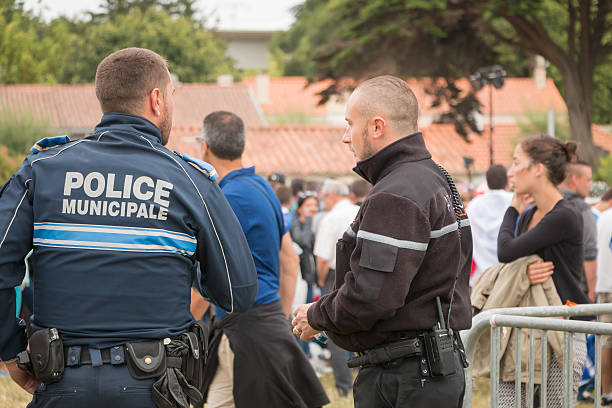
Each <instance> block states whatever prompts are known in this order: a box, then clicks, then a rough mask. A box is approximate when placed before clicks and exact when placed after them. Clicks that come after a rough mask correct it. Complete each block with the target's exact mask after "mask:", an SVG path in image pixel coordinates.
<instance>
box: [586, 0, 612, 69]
mask: <svg viewBox="0 0 612 408" xmlns="http://www.w3.org/2000/svg"><path fill="white" fill-rule="evenodd" d="M597 4H598V7H597V15H596V16H595V19H594V20H593V24H592V27H593V33H592V36H591V52H592V54H593V59H594V60H595V61H600V60H602V59H603V58H605V57H606V56H607V55H603V56H600V55H599V54H600V53H601V52H604V46H603V44H602V40H603V36H604V34H605V33H607V32H608V30H609V29H610V28H612V25H611V24H609V23H608V20H609V13H610V11H611V6H612V3H610V2H609V1H603V2H602V1H600V2H598V3H597ZM602 57H603V58H602Z"/></svg>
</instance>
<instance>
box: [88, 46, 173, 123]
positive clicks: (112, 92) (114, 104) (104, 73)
mask: <svg viewBox="0 0 612 408" xmlns="http://www.w3.org/2000/svg"><path fill="white" fill-rule="evenodd" d="M169 81H170V76H169V74H168V63H167V62H166V60H165V59H164V58H163V57H161V56H160V55H158V54H157V53H155V52H153V51H151V50H147V49H146V48H125V49H122V50H119V51H115V52H113V53H112V54H110V55H109V56H107V57H106V58H104V59H103V60H102V62H100V64H99V65H98V69H97V70H96V85H95V87H96V97H97V98H98V101H99V102H100V107H101V108H102V112H104V113H107V112H120V113H130V114H140V113H141V111H142V109H143V104H144V101H145V99H146V96H147V95H148V94H149V93H150V92H151V91H152V90H153V89H155V88H159V89H160V90H161V91H162V92H165V91H166V86H167V85H168V82H169Z"/></svg>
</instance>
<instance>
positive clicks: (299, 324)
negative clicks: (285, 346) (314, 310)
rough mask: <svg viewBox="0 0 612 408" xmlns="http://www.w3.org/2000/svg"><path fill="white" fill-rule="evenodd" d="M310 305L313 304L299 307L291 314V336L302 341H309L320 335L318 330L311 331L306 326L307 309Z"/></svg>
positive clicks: (310, 328) (307, 325)
mask: <svg viewBox="0 0 612 408" xmlns="http://www.w3.org/2000/svg"><path fill="white" fill-rule="evenodd" d="M312 305H313V303H306V304H303V305H300V306H298V307H297V308H296V309H295V310H294V312H293V316H294V319H293V320H292V321H291V325H292V326H293V334H295V335H296V336H298V337H299V338H300V339H302V340H304V341H311V340H312V339H314V336H316V335H317V334H319V333H320V330H316V329H313V328H312V327H310V324H308V309H310V306H312Z"/></svg>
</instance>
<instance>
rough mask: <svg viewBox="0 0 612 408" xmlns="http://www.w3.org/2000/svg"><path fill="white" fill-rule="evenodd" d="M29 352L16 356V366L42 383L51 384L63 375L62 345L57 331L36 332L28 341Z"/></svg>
mask: <svg viewBox="0 0 612 408" xmlns="http://www.w3.org/2000/svg"><path fill="white" fill-rule="evenodd" d="M28 344H29V345H30V351H29V352H28V351H22V352H21V353H19V355H18V361H17V365H18V366H19V368H21V369H22V370H25V371H28V372H30V373H32V374H33V375H34V377H35V378H36V379H37V380H38V381H40V382H42V383H44V384H52V383H56V382H58V381H59V380H61V379H62V376H63V375H64V363H65V362H64V345H63V343H62V339H61V338H60V336H59V333H58V331H57V329H55V328H52V329H42V330H38V331H37V332H35V333H34V334H32V335H31V336H30V338H29V339H28Z"/></svg>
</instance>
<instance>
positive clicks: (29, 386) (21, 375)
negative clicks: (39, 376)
mask: <svg viewBox="0 0 612 408" xmlns="http://www.w3.org/2000/svg"><path fill="white" fill-rule="evenodd" d="M6 369H7V370H8V372H9V374H10V376H11V378H12V379H13V381H15V382H16V383H17V385H19V386H20V387H21V388H23V389H24V390H26V391H27V392H29V393H30V394H34V389H35V388H36V383H37V381H36V378H34V377H32V375H30V373H28V372H27V371H24V370H22V369H21V368H19V367H17V362H14V363H9V364H6Z"/></svg>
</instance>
